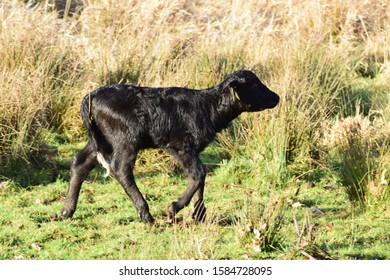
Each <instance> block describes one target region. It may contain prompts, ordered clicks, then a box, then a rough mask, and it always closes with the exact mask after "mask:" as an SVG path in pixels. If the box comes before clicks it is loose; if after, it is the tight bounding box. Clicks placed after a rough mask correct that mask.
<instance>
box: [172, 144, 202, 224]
mask: <svg viewBox="0 0 390 280" xmlns="http://www.w3.org/2000/svg"><path fill="white" fill-rule="evenodd" d="M169 152H170V153H171V154H172V155H173V156H174V157H175V158H176V159H177V160H178V161H179V163H180V165H181V167H182V168H183V170H184V172H185V173H186V175H187V177H188V187H187V189H186V190H185V191H184V192H183V193H182V195H181V196H180V197H179V198H178V199H177V200H176V201H174V202H172V204H171V205H170V206H169V207H168V219H169V220H173V219H174V217H175V215H176V214H177V213H178V212H179V211H180V210H181V209H183V208H184V207H185V206H187V205H188V204H189V203H190V201H191V199H192V197H193V196H194V195H195V200H194V203H195V210H194V213H193V215H192V217H193V218H194V219H195V222H203V221H204V220H205V217H206V208H205V206H204V202H203V192H204V182H205V178H206V170H205V167H204V165H203V163H202V161H201V160H200V158H199V156H198V155H197V154H195V153H193V152H192V151H191V150H188V151H183V150H180V151H177V150H173V149H171V150H169Z"/></svg>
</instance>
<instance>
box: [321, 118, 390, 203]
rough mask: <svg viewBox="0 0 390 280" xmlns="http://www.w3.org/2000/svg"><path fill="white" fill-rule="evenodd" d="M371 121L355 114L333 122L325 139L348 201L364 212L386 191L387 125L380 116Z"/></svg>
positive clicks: (383, 195) (388, 154)
mask: <svg viewBox="0 0 390 280" xmlns="http://www.w3.org/2000/svg"><path fill="white" fill-rule="evenodd" d="M371 118H372V119H373V120H370V117H369V116H368V117H364V116H362V115H361V114H359V111H358V112H357V114H356V115H355V116H350V117H347V118H345V119H342V120H338V121H336V122H334V124H333V125H332V126H331V127H329V134H328V135H327V137H325V139H324V140H325V141H324V142H325V145H327V146H328V149H330V150H331V151H330V154H331V155H333V156H334V158H335V161H336V162H337V166H338V171H339V173H340V175H341V178H342V181H343V182H342V183H343V185H344V187H345V189H346V192H347V194H348V196H349V198H350V200H351V201H352V202H353V203H354V204H356V205H358V206H361V207H362V208H363V209H364V208H366V206H368V205H370V204H372V203H378V202H382V201H384V199H385V198H386V196H387V194H388V191H389V186H388V181H387V180H388V171H389V164H390V151H389V149H388V146H389V144H390V142H389V141H390V138H389V136H388V131H389V129H390V126H389V123H388V122H385V121H384V119H383V116H381V115H377V116H371Z"/></svg>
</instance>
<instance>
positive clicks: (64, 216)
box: [60, 209, 74, 220]
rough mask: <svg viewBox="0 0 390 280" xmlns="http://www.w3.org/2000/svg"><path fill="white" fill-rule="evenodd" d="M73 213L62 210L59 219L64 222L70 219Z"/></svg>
mask: <svg viewBox="0 0 390 280" xmlns="http://www.w3.org/2000/svg"><path fill="white" fill-rule="evenodd" d="M73 213H74V211H69V210H65V209H62V210H61V215H60V219H61V220H66V219H69V218H72V216H73Z"/></svg>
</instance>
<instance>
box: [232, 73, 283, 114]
mask: <svg viewBox="0 0 390 280" xmlns="http://www.w3.org/2000/svg"><path fill="white" fill-rule="evenodd" d="M229 86H230V88H231V89H232V90H233V91H234V93H235V95H236V97H237V99H238V100H239V102H240V104H241V106H242V108H243V110H244V111H247V112H255V111H262V110H265V109H271V108H274V107H275V106H276V105H278V103H279V95H277V94H276V93H274V92H273V91H271V90H270V89H269V88H267V87H266V86H265V85H263V84H262V82H261V81H260V80H259V78H257V76H256V75H255V74H254V73H253V72H251V71H248V70H242V71H238V72H235V73H233V74H232V75H231V76H230V77H229Z"/></svg>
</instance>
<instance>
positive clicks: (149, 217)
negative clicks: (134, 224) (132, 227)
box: [139, 212, 154, 224]
mask: <svg viewBox="0 0 390 280" xmlns="http://www.w3.org/2000/svg"><path fill="white" fill-rule="evenodd" d="M139 216H140V219H141V222H143V223H148V224H153V223H154V219H153V217H152V215H150V213H149V212H148V213H143V214H140V215H139Z"/></svg>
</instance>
